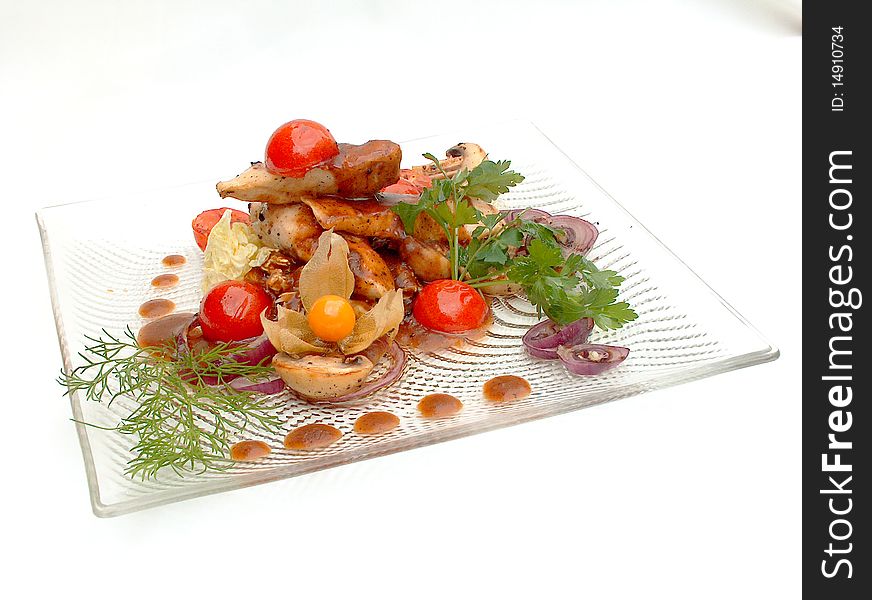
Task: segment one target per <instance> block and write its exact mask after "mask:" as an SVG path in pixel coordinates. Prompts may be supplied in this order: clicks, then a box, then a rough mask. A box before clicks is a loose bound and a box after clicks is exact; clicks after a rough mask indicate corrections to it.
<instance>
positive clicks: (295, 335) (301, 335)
mask: <svg viewBox="0 0 872 600" xmlns="http://www.w3.org/2000/svg"><path fill="white" fill-rule="evenodd" d="M276 308H277V310H278V319H277V320H275V321H270V320H269V319H267V318H266V311H264V312H263V313H261V315H260V322H261V323H262V324H263V331H264V333H266V337H268V338H269V341H270V343H271V344H272V345H273V346H275V349H276V350H278V351H279V352H284V353H285V354H321V353H324V352H327V348H325V347H323V346H319V345H316V342H317V341H318V338H317V337H316V336H315V334H314V333H312V330H311V329H310V328H309V323H308V321H307V320H306V315H304V314H302V313H298V312H297V311H295V310H288V309H287V308H285V307H283V306H278V307H276Z"/></svg>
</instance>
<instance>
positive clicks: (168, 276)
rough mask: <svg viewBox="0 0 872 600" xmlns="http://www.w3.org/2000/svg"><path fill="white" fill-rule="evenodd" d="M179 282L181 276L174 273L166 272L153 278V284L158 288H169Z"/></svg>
mask: <svg viewBox="0 0 872 600" xmlns="http://www.w3.org/2000/svg"><path fill="white" fill-rule="evenodd" d="M178 282H179V276H178V275H173V274H172V273H164V274H163V275H158V276H157V277H155V278H154V279H152V280H151V285H153V286H154V287H156V288H167V287H173V286H174V285H176V284H177V283H178Z"/></svg>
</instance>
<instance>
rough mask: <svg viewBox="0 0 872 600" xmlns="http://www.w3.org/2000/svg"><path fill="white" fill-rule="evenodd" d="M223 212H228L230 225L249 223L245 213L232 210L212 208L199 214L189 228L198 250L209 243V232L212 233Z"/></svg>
mask: <svg viewBox="0 0 872 600" xmlns="http://www.w3.org/2000/svg"><path fill="white" fill-rule="evenodd" d="M225 210H229V211H230V222H231V223H248V222H250V219H249V218H248V214H247V213H244V212H242V211H241V210H234V209H232V208H213V209H211V210H206V211H203V212H201V213H200V214H199V215H197V216H196V217H194V220H193V221H191V228H192V229H193V230H194V239H195V240H197V245H198V246H199V247H200V250H205V249H206V242H208V241H209V232H210V231H212V228H213V227H215V223H217V222H218V221H220V220H221V217H222V216H224V211H225Z"/></svg>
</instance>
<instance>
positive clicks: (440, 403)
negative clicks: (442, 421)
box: [418, 394, 463, 418]
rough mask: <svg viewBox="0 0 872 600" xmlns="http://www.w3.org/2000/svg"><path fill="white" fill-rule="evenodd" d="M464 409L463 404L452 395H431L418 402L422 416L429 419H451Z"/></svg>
mask: <svg viewBox="0 0 872 600" xmlns="http://www.w3.org/2000/svg"><path fill="white" fill-rule="evenodd" d="M462 408H463V402H461V401H460V400H458V399H457V398H455V397H454V396H452V395H450V394H430V395H429V396H424V397H423V398H421V401H420V402H418V411H419V412H420V413H421V416H424V417H428V418H431V417H432V418H439V417H450V416H451V415H456V414H457V413H459V412H460V410H461V409H462Z"/></svg>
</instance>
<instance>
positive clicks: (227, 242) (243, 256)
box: [202, 210, 273, 292]
mask: <svg viewBox="0 0 872 600" xmlns="http://www.w3.org/2000/svg"><path fill="white" fill-rule="evenodd" d="M271 252H273V249H272V248H267V247H265V246H262V245H261V243H260V238H258V237H257V234H255V233H254V230H253V229H252V228H251V225H249V224H248V223H231V222H230V211H229V210H225V211H224V214H223V215H222V216H221V219H220V220H219V221H218V222H217V223H215V226H214V227H213V228H212V231H211V232H209V240H208V241H207V242H206V251H205V253H204V255H203V282H202V288H203V292H207V291H209V289H210V288H212V286H214V285H215V284H218V283H221V282H222V281H227V280H228V279H242V278H243V277H244V276H245V274H246V273H248V272H249V271H250V270H251V269H252V268H253V267H259V266H260V265H262V264H263V263H264V261H265V260H266V259H267V258H268V257H269V255H270V253H271Z"/></svg>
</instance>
